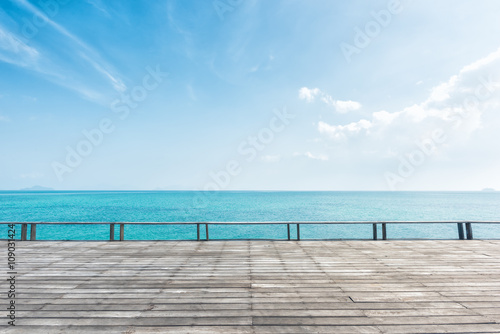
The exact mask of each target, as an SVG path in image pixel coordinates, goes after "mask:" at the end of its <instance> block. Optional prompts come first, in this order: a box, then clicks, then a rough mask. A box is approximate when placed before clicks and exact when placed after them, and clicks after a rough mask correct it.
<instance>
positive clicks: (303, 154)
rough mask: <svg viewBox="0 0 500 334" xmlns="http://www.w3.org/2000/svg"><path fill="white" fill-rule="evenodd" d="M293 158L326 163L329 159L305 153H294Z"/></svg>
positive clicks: (324, 156) (323, 155) (322, 155)
mask: <svg viewBox="0 0 500 334" xmlns="http://www.w3.org/2000/svg"><path fill="white" fill-rule="evenodd" d="M293 156H294V157H306V158H309V159H313V160H321V161H328V159H329V158H328V156H327V155H325V154H312V153H311V152H305V153H299V152H295V153H293Z"/></svg>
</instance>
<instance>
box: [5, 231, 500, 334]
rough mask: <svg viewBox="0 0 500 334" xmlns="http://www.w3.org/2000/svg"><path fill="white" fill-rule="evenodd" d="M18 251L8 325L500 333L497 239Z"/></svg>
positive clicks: (60, 244)
mask: <svg viewBox="0 0 500 334" xmlns="http://www.w3.org/2000/svg"><path fill="white" fill-rule="evenodd" d="M2 246H3V247H4V249H6V242H5V241H2ZM16 259H17V263H18V264H17V272H18V275H17V282H16V290H17V295H16V297H17V298H16V303H17V321H16V327H15V328H12V327H8V326H7V320H6V317H3V318H4V320H3V321H2V323H1V324H0V326H1V327H0V333H127V334H131V333H166V332H171V333H457V332H459V333H477V332H484V333H500V241H495V240H493V241H491V240H490V241H487V240H411V241H382V240H378V241H300V242H297V241H258V240H238V241H209V242H197V241H192V242H191V241H133V242H127V241H124V242H88V241H82V242H79V241H53V242H52V241H24V242H21V241H18V242H17V252H16ZM0 288H1V289H2V291H7V282H6V280H2V281H1V284H0ZM2 298H3V301H4V302H3V305H6V304H5V303H6V301H7V300H6V294H2ZM4 313H5V314H6V312H4Z"/></svg>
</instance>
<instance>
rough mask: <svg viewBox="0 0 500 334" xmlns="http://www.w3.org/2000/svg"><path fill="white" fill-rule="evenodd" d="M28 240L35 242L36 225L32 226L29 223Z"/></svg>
mask: <svg viewBox="0 0 500 334" xmlns="http://www.w3.org/2000/svg"><path fill="white" fill-rule="evenodd" d="M30 240H31V241H35V240H36V224H33V223H31V234H30Z"/></svg>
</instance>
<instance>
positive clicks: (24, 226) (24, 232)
mask: <svg viewBox="0 0 500 334" xmlns="http://www.w3.org/2000/svg"><path fill="white" fill-rule="evenodd" d="M27 234H28V224H22V225H21V241H26V236H27Z"/></svg>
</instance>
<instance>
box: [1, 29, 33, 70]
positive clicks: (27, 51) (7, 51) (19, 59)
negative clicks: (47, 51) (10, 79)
mask: <svg viewBox="0 0 500 334" xmlns="http://www.w3.org/2000/svg"><path fill="white" fill-rule="evenodd" d="M39 57H40V53H39V52H38V50H37V49H35V48H34V47H31V46H28V45H27V44H26V43H24V42H23V41H22V40H21V39H20V38H18V37H17V36H16V35H14V34H13V33H11V32H9V31H7V30H6V29H5V28H4V27H2V25H0V61H3V62H5V63H9V64H12V65H16V66H20V67H35V66H36V65H37V62H38V59H39Z"/></svg>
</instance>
